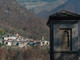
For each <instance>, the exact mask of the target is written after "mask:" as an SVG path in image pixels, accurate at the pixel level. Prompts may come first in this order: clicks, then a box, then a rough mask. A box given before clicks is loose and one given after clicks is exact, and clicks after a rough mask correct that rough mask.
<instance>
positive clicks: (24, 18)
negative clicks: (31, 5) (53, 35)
mask: <svg viewBox="0 0 80 60" xmlns="http://www.w3.org/2000/svg"><path fill="white" fill-rule="evenodd" d="M0 31H2V32H5V33H10V34H16V33H18V34H20V35H22V36H24V37H27V38H33V39H37V40H38V39H41V36H43V35H44V36H45V37H46V39H47V38H48V28H47V26H46V21H45V20H43V19H41V18H40V17H38V16H37V15H36V14H34V13H31V12H30V11H28V10H27V9H26V8H24V7H22V6H21V5H20V4H19V3H17V1H15V0H0Z"/></svg>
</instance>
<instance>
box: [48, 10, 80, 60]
mask: <svg viewBox="0 0 80 60" xmlns="http://www.w3.org/2000/svg"><path fill="white" fill-rule="evenodd" d="M47 25H48V26H49V28H50V59H51V60H78V50H79V47H80V15H78V14H75V13H72V12H69V11H65V10H62V11H60V12H57V13H55V14H53V15H50V16H49V20H48V22H47Z"/></svg>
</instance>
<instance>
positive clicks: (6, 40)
mask: <svg viewBox="0 0 80 60" xmlns="http://www.w3.org/2000/svg"><path fill="white" fill-rule="evenodd" d="M0 43H2V45H6V46H17V47H20V48H22V47H32V46H37V45H38V46H49V41H46V40H44V37H43V38H42V39H41V40H34V39H30V38H24V37H22V36H20V35H19V34H15V35H3V36H2V38H1V41H0Z"/></svg>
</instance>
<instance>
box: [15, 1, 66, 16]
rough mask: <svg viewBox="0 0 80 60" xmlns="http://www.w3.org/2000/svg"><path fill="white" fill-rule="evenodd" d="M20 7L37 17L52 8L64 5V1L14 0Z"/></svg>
mask: <svg viewBox="0 0 80 60" xmlns="http://www.w3.org/2000/svg"><path fill="white" fill-rule="evenodd" d="M16 1H17V2H18V3H19V4H20V5H22V6H23V7H25V8H27V9H28V10H30V11H31V12H33V13H36V14H37V15H39V13H40V12H43V11H51V10H52V9H53V8H56V7H58V6H59V5H61V4H64V3H65V2H66V0H16Z"/></svg>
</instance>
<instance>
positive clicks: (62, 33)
mask: <svg viewBox="0 0 80 60" xmlns="http://www.w3.org/2000/svg"><path fill="white" fill-rule="evenodd" d="M59 48H60V50H61V51H71V50H72V29H71V28H60V29H59Z"/></svg>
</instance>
